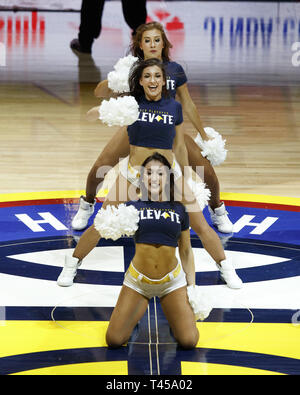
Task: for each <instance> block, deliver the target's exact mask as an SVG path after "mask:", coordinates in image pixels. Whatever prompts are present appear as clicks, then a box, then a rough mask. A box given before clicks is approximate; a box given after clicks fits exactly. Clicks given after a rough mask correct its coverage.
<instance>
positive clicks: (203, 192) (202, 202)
mask: <svg viewBox="0 0 300 395" xmlns="http://www.w3.org/2000/svg"><path fill="white" fill-rule="evenodd" d="M187 183H188V186H189V187H190V188H191V190H192V192H193V195H194V196H195V198H196V200H197V202H198V204H199V206H200V209H201V211H203V210H204V209H205V207H206V206H207V205H208V202H209V200H210V196H211V192H210V189H208V188H206V184H205V183H204V182H202V181H194V180H193V179H192V178H189V179H188V180H187Z"/></svg>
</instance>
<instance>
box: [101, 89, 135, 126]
mask: <svg viewBox="0 0 300 395" xmlns="http://www.w3.org/2000/svg"><path fill="white" fill-rule="evenodd" d="M138 117H139V106H138V103H137V101H136V100H135V98H134V97H133V96H124V97H118V98H117V99H114V98H111V99H109V100H108V101H107V100H103V101H102V103H101V105H100V107H99V119H101V121H102V122H103V123H105V124H107V125H108V126H127V125H131V124H132V123H134V122H135V121H136V120H137V119H138Z"/></svg>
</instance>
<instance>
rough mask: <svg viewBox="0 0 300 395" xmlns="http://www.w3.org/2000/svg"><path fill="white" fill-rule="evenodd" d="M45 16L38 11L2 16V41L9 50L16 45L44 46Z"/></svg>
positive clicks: (0, 26) (0, 32)
mask: <svg viewBox="0 0 300 395" xmlns="http://www.w3.org/2000/svg"><path fill="white" fill-rule="evenodd" d="M45 26H46V24H45V18H44V17H43V16H39V15H38V13H37V12H31V13H24V14H23V15H22V16H20V15H16V16H11V15H9V16H1V17H0V42H3V43H4V44H5V45H6V48H7V50H8V51H9V50H11V49H12V48H13V47H14V46H16V47H20V46H22V47H24V48H25V49H26V48H27V47H28V46H30V47H37V46H38V47H42V46H43V45H44V42H45Z"/></svg>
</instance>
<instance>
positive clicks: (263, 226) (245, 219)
mask: <svg viewBox="0 0 300 395" xmlns="http://www.w3.org/2000/svg"><path fill="white" fill-rule="evenodd" d="M253 218H255V215H243V216H242V217H241V218H240V219H239V220H238V221H237V222H236V223H235V224H234V225H233V232H234V233H238V232H239V231H240V230H242V229H243V228H244V227H245V226H254V227H255V229H254V230H252V232H250V234H252V235H261V234H263V233H264V232H265V231H266V230H267V229H268V228H269V227H270V226H271V225H273V224H274V223H275V222H276V221H277V220H278V218H277V217H267V218H265V219H264V220H263V221H262V222H261V223H256V222H251V220H253Z"/></svg>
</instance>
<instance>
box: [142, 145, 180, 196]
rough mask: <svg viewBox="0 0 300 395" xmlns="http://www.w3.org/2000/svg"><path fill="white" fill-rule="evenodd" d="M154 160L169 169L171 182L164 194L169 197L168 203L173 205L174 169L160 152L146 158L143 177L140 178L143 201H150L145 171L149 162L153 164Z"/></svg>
mask: <svg viewBox="0 0 300 395" xmlns="http://www.w3.org/2000/svg"><path fill="white" fill-rule="evenodd" d="M152 160H155V161H157V162H160V163H162V164H163V165H164V166H165V167H166V168H167V169H168V173H169V180H168V182H167V184H166V186H165V191H164V192H165V194H166V196H167V197H169V199H168V201H170V202H172V203H173V202H174V189H175V181H174V173H173V171H172V167H171V165H170V163H169V161H168V160H167V159H166V158H165V157H164V156H163V155H161V154H160V153H159V152H155V153H154V154H152V155H151V156H149V157H148V158H146V159H145V161H144V162H143V164H142V169H141V176H140V191H141V195H142V196H141V200H143V201H147V200H149V191H148V189H147V188H146V186H145V184H144V181H143V177H144V171H145V167H146V165H147V164H148V163H149V162H151V161H152Z"/></svg>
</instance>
